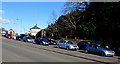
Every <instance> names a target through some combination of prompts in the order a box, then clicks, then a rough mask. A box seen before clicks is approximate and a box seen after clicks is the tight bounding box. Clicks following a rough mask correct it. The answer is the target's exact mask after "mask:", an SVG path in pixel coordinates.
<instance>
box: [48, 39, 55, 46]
mask: <svg viewBox="0 0 120 64" xmlns="http://www.w3.org/2000/svg"><path fill="white" fill-rule="evenodd" d="M46 39H47V40H48V41H49V44H52V45H56V44H57V43H56V41H55V40H54V39H51V38H46Z"/></svg>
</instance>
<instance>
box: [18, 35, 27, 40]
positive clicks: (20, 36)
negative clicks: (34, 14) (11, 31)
mask: <svg viewBox="0 0 120 64" xmlns="http://www.w3.org/2000/svg"><path fill="white" fill-rule="evenodd" d="M24 36H27V35H25V34H20V35H19V36H17V39H18V40H19V41H22V39H23V37H24Z"/></svg>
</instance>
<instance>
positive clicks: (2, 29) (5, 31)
mask: <svg viewBox="0 0 120 64" xmlns="http://www.w3.org/2000/svg"><path fill="white" fill-rule="evenodd" d="M0 33H8V31H7V30H5V28H0Z"/></svg>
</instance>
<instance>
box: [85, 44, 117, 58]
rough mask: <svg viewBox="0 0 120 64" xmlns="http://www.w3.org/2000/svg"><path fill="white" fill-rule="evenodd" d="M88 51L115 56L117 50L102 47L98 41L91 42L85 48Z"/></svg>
mask: <svg viewBox="0 0 120 64" xmlns="http://www.w3.org/2000/svg"><path fill="white" fill-rule="evenodd" d="M85 50H86V52H93V53H97V54H100V55H102V56H114V55H115V52H114V51H113V50H110V49H108V48H105V47H102V46H101V45H100V44H97V43H91V44H90V45H88V46H87V47H86V48H85Z"/></svg>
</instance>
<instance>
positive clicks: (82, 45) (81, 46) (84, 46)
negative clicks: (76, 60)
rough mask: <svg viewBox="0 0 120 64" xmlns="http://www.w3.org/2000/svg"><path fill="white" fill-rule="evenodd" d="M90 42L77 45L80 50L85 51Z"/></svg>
mask: <svg viewBox="0 0 120 64" xmlns="http://www.w3.org/2000/svg"><path fill="white" fill-rule="evenodd" d="M90 43H91V42H89V41H80V42H79V43H78V44H77V45H78V47H79V49H82V50H85V48H86V47H87V46H88V45H89V44H90Z"/></svg>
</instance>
